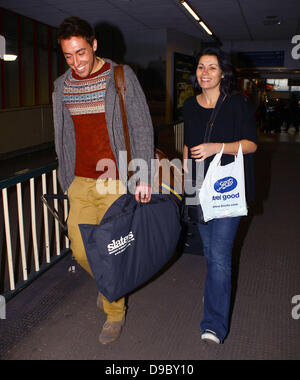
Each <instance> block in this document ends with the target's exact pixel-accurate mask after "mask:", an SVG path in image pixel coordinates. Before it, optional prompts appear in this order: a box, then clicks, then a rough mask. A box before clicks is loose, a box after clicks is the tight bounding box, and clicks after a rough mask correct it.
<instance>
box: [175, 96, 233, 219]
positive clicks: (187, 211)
mask: <svg viewBox="0 0 300 380" xmlns="http://www.w3.org/2000/svg"><path fill="white" fill-rule="evenodd" d="M226 97H227V95H224V96H222V95H220V96H219V98H218V101H217V103H216V106H215V108H214V109H213V112H212V114H211V117H210V119H209V121H208V122H207V124H206V129H205V135H204V140H203V142H204V143H207V142H209V141H210V138H211V133H212V128H213V125H214V123H215V120H216V117H217V114H218V113H219V111H220V108H221V106H222V104H223V102H224V100H225V99H226ZM186 181H187V180H186V179H185V185H186ZM202 182H203V181H201V185H202ZM191 183H192V186H193V188H195V187H196V181H193V180H191ZM185 187H186V186H185ZM200 188H201V187H199V188H197V189H196V191H195V192H194V194H192V195H190V194H187V193H186V192H185V193H184V199H183V204H182V209H181V210H182V211H181V219H182V221H183V222H185V223H191V222H192V223H203V224H205V223H206V221H205V220H204V216H203V210H202V206H201V204H200V203H199V192H200Z"/></svg>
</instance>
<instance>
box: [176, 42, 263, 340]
mask: <svg viewBox="0 0 300 380" xmlns="http://www.w3.org/2000/svg"><path fill="white" fill-rule="evenodd" d="M196 87H198V89H199V90H200V93H199V94H198V95H196V96H192V97H191V98H189V99H187V100H186V102H185V104H184V111H183V115H184V125H185V133H184V134H185V137H184V138H185V146H184V154H183V158H184V168H185V171H186V172H188V167H187V159H192V166H193V174H192V175H193V177H194V176H195V173H194V172H195V170H194V169H195V166H196V162H201V161H204V160H205V162H204V173H206V172H207V169H208V166H209V164H210V162H211V161H212V159H213V158H214V156H215V154H216V153H219V152H220V151H221V149H222V146H223V144H225V147H224V154H223V156H222V165H226V164H228V163H230V162H232V161H233V160H234V156H235V155H237V153H238V148H239V145H240V144H241V145H242V149H243V154H244V165H245V180H246V197H247V201H248V202H251V200H253V196H254V175H253V154H252V153H254V152H255V151H256V149H257V145H256V141H257V135H256V125H255V120H254V112H253V110H252V108H251V105H250V102H249V101H248V99H247V98H246V97H245V96H243V95H241V94H239V93H238V92H236V91H235V90H234V87H235V77H234V69H233V67H232V65H231V63H230V62H229V61H228V59H227V57H226V55H225V53H224V52H223V51H222V50H220V49H218V48H207V49H205V50H204V51H203V52H202V54H201V55H200V57H199V60H198V66H197V71H196ZM219 96H221V97H222V99H223V98H224V97H225V100H224V101H223V103H222V105H221V108H220V109H219V112H218V114H217V116H216V119H215V122H214V125H213V128H212V134H211V137H210V140H209V142H208V143H204V142H203V141H204V135H205V130H206V124H207V122H208V121H209V120H210V117H211V114H212V111H213V109H214V108H215V106H216V104H217V101H218V98H219ZM193 179H195V178H193ZM239 223H240V217H235V218H223V219H214V220H211V221H210V222H208V223H207V224H198V229H199V232H200V235H201V239H202V242H203V251H204V255H205V258H206V262H207V275H206V281H205V292H204V319H203V321H202V322H201V325H200V326H201V331H202V335H201V338H202V339H203V340H207V341H211V342H215V343H217V344H220V343H223V341H224V339H225V337H226V335H227V333H228V324H229V309H230V298H231V260H232V247H233V243H234V239H235V236H236V232H237V229H238V225H239Z"/></svg>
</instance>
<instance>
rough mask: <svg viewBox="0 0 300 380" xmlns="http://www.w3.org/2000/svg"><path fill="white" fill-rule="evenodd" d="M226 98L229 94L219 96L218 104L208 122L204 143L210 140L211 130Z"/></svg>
mask: <svg viewBox="0 0 300 380" xmlns="http://www.w3.org/2000/svg"><path fill="white" fill-rule="evenodd" d="M226 98H227V95H220V96H219V98H218V101H217V104H216V106H215V108H214V109H213V112H212V114H211V117H210V119H209V121H208V122H207V124H206V129H205V135H204V141H203V142H204V143H207V142H209V141H210V138H211V132H212V129H213V126H214V123H215V120H216V117H217V115H218V113H219V111H220V108H221V106H222V104H223V102H224V100H225V99H226Z"/></svg>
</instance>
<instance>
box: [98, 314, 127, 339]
mask: <svg viewBox="0 0 300 380" xmlns="http://www.w3.org/2000/svg"><path fill="white" fill-rule="evenodd" d="M124 324H125V318H123V319H122V321H119V322H110V321H106V322H105V323H104V325H103V328H102V331H101V334H100V336H99V343H101V344H110V343H113V342H115V341H116V340H117V339H119V337H120V335H121V332H122V328H123V326H124Z"/></svg>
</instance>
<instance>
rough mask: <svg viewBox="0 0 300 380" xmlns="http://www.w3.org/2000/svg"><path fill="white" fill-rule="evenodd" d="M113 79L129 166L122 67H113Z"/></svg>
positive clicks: (129, 154) (129, 156)
mask: <svg viewBox="0 0 300 380" xmlns="http://www.w3.org/2000/svg"><path fill="white" fill-rule="evenodd" d="M114 77H115V85H116V90H117V92H118V95H119V100H120V109H121V115H122V122H123V131H124V139H125V146H126V150H127V164H129V162H130V161H131V150H130V136H129V130H128V122H127V115H126V106H125V93H126V86H125V78H124V67H123V65H118V66H116V67H115V69H114ZM129 174H130V173H129ZM129 176H130V175H129Z"/></svg>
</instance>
